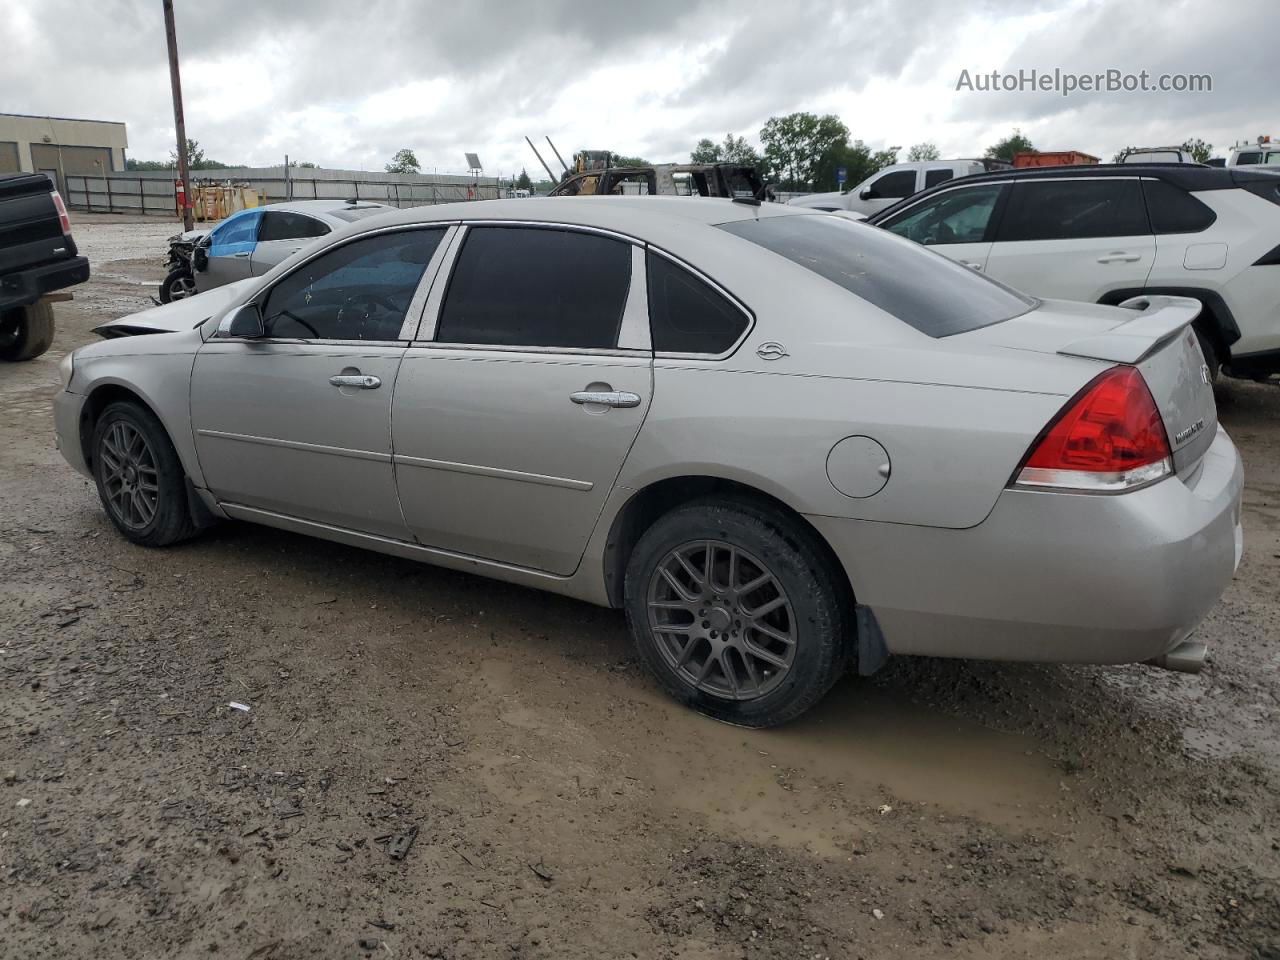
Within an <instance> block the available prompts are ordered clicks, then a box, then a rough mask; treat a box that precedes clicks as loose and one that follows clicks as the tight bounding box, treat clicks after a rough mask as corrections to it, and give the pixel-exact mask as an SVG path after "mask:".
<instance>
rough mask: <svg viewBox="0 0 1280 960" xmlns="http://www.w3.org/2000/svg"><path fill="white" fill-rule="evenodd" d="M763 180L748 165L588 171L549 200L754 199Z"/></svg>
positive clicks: (560, 185)
mask: <svg viewBox="0 0 1280 960" xmlns="http://www.w3.org/2000/svg"><path fill="white" fill-rule="evenodd" d="M764 191H765V183H764V180H763V179H761V177H760V173H759V171H758V170H756V168H755V166H754V165H753V164H749V163H655V164H649V165H645V166H627V167H611V166H604V167H588V168H586V169H584V170H580V171H578V172H576V173H572V174H569V175H568V176H566V177H565V178H564V179H563V180H561V181H560V183H558V184H556V186H555V189H553V190H552V191H551V192H550V193H549V194H547V196H550V197H588V196H594V197H603V196H611V195H612V196H627V195H639V196H651V197H755V198H757V199H760V198H762V196H763V194H764Z"/></svg>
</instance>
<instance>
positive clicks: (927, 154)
mask: <svg viewBox="0 0 1280 960" xmlns="http://www.w3.org/2000/svg"><path fill="white" fill-rule="evenodd" d="M940 159H942V154H941V153H939V152H938V145H937V144H936V143H930V142H929V141H927V140H926V141H925V142H924V143H917V144H914V145H913V146H912V147H911V149H910V150H908V151H907V162H908V163H919V162H921V161H925V160H940Z"/></svg>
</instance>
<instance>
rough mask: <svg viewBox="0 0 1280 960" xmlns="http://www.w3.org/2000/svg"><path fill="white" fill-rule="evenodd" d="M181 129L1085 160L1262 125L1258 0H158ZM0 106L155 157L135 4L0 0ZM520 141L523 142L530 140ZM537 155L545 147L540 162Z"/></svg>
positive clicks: (161, 141)
mask: <svg viewBox="0 0 1280 960" xmlns="http://www.w3.org/2000/svg"><path fill="white" fill-rule="evenodd" d="M176 7H177V21H178V37H179V50H180V53H181V56H182V70H183V74H182V80H183V90H184V94H185V100H186V118H187V132H188V135H189V136H191V137H194V138H195V139H197V140H199V141H200V143H201V145H202V146H203V147H204V148H205V150H206V152H207V153H208V155H209V156H211V157H214V158H216V159H219V160H223V161H227V162H244V163H247V164H251V165H264V166H265V165H269V164H273V163H279V162H280V158H281V157H282V156H283V155H284V154H285V153H288V154H289V155H290V157H292V158H294V159H300V160H310V161H313V162H316V163H319V164H320V165H322V166H325V167H345V168H350V169H369V170H380V169H382V165H383V164H384V163H385V162H386V161H387V160H388V159H389V158H390V157H391V155H392V154H393V153H394V152H395V151H396V150H397V149H399V148H400V147H406V146H407V147H411V148H412V149H413V150H414V151H415V152H416V153H417V156H418V158H419V160H420V161H421V163H422V165H423V168H424V170H426V171H431V170H432V169H437V170H439V171H440V172H460V171H462V170H463V169H464V168H465V166H466V164H465V161H464V159H463V152H464V151H467V150H472V151H475V152H477V153H479V155H480V158H481V160H482V161H483V162H484V164H485V167H486V172H488V173H490V174H497V173H502V174H511V173H513V172H516V173H518V172H519V170H520V168H521V167H527V168H528V169H529V172H530V174H534V173H535V171H536V169H537V161H536V159H535V158H534V157H533V156H532V154H531V153H530V151H529V149H528V147H527V146H526V145H525V143H524V140H523V137H524V135H526V134H528V135H529V136H530V137H532V138H534V140H535V142H538V143H539V144H540V145H541V143H542V142H543V141H541V139H540V137H541V135H542V134H550V135H551V137H552V139H553V140H555V142H556V144H557V146H559V147H560V150H561V153H563V154H565V155H566V158H567V155H568V153H569V152H570V151H572V150H573V149H576V148H579V147H591V148H598V149H613V150H616V151H619V152H623V153H629V154H641V155H644V156H646V157H648V158H650V159H652V160H681V159H687V157H688V152H689V150H690V148H691V147H692V146H693V144H694V143H695V142H696V141H697V140H698V139H699V138H700V137H703V136H710V137H712V138H714V139H721V138H723V136H724V134H725V133H726V132H733V133H735V134H742V135H745V136H746V137H747V138H748V140H750V141H752V142H753V143H757V144H758V142H759V131H760V127H761V125H762V124H763V123H764V121H765V120H766V119H768V118H769V117H770V116H772V115H776V114H783V113H789V112H792V111H796V110H810V111H814V112H820V113H835V114H837V115H838V116H839V117H840V118H841V119H842V120H843V121H844V122H845V123H846V124H847V125H848V127H849V129H850V131H851V133H852V135H853V136H854V137H858V138H861V139H863V140H865V141H866V142H867V143H869V144H870V145H872V146H874V147H877V148H879V147H883V146H888V145H900V146H903V147H906V146H908V145H910V144H913V143H916V142H919V141H922V140H931V141H933V142H935V143H937V144H938V146H939V147H940V148H941V150H942V153H943V155H944V156H976V155H980V154H981V152H982V151H983V149H984V148H985V147H986V146H987V145H989V144H990V143H992V142H993V141H995V140H996V139H998V138H999V137H1000V136H1003V135H1004V134H1005V133H1007V132H1008V131H1009V130H1010V129H1011V128H1013V127H1015V126H1018V127H1021V128H1022V130H1023V131H1024V132H1025V133H1026V134H1028V135H1029V136H1030V137H1031V139H1032V140H1033V141H1034V142H1035V144H1036V146H1037V147H1039V148H1041V149H1048V150H1051V149H1079V150H1085V151H1087V152H1090V153H1094V154H1097V155H1099V156H1102V157H1104V159H1105V158H1109V157H1110V156H1111V154H1113V153H1114V152H1115V151H1116V150H1117V149H1119V148H1120V147H1122V146H1124V145H1126V144H1147V145H1154V144H1165V143H1170V142H1178V141H1181V140H1183V139H1186V138H1188V137H1192V136H1197V137H1202V138H1203V139H1205V140H1207V141H1209V142H1211V143H1213V144H1215V145H1216V146H1218V147H1219V148H1222V147H1225V146H1229V145H1230V144H1231V143H1232V142H1234V141H1235V140H1237V139H1240V138H1246V137H1247V138H1252V137H1255V136H1257V135H1258V134H1260V133H1267V134H1271V135H1273V136H1274V135H1280V95H1278V94H1277V82H1276V74H1275V58H1276V40H1277V39H1278V38H1280V3H1277V2H1276V0H1219V2H1218V3H1216V4H1212V5H1209V4H1206V3H1205V2H1204V0H962V2H959V3H957V2H954V0H951V2H943V0H854V2H847V3H841V2H839V0H837V2H835V3H832V2H830V0H824V2H810V0H792V2H790V3H787V4H779V3H776V2H774V3H764V2H755V0H739V2H737V3H730V4H726V3H724V2H723V0H676V2H671V0H645V2H643V3H614V2H611V0H605V2H604V3H601V4H583V3H581V2H580V0H524V2H522V3H519V4H516V3H513V2H505V3H504V2H491V0H469V2H465V3H461V2H457V0H452V2H449V3H444V2H421V0H420V2H413V0H310V2H308V3H305V4H304V3H293V2H284V0H276V2H270V0H257V2H251V0H219V2H198V3H197V2H189V0H177V3H176ZM0 24H4V33H5V35H4V37H3V38H2V39H0V112H10V113H30V114H50V115H55V116H65V117H88V118H96V119H106V120H123V121H125V122H126V123H127V124H128V134H129V155H130V156H132V157H136V158H139V159H164V158H166V157H167V156H168V153H169V150H170V149H171V146H172V143H173V115H172V106H171V102H170V98H169V79H168V67H167V62H166V58H165V42H164V25H163V16H162V13H161V4H160V0H94V2H85V0H0ZM1055 68H1060V69H1061V70H1064V71H1070V72H1075V73H1080V74H1085V73H1094V72H1098V71H1105V70H1107V69H1118V70H1123V71H1131V72H1135V73H1136V72H1138V71H1141V70H1147V71H1149V72H1150V73H1151V74H1152V75H1153V76H1158V75H1159V74H1161V73H1170V74H1173V73H1183V74H1209V75H1210V76H1211V77H1212V83H1213V90H1212V92H1211V93H1197V94H1193V93H1182V94H1177V93H1168V94H1152V93H1146V94H1143V93H1088V94H1085V93H1077V94H1075V95H1073V96H1070V97H1065V98H1064V97H1062V96H1059V95H1057V94H1054V93H1044V92H1040V93H1036V92H1021V93H1019V92H1013V93H1007V92H996V93H983V92H970V91H957V90H956V84H957V80H958V78H959V77H960V75H961V71H962V70H968V71H969V72H970V74H971V75H976V74H979V73H989V72H990V71H992V70H1002V71H1017V70H1031V69H1037V70H1040V71H1050V72H1051V71H1053V70H1054V69H1055ZM544 155H545V151H544ZM547 159H548V161H549V162H552V163H553V164H554V161H553V160H552V158H551V157H549V156H548V157H547Z"/></svg>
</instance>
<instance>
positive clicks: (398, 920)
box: [0, 216, 1280, 960]
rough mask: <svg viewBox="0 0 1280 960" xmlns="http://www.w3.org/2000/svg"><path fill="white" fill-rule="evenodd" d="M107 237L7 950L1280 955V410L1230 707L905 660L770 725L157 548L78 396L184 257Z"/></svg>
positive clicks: (1234, 400) (1, 900)
mask: <svg viewBox="0 0 1280 960" xmlns="http://www.w3.org/2000/svg"><path fill="white" fill-rule="evenodd" d="M75 230H76V237H77V241H78V242H79V243H80V245H81V247H82V249H84V250H87V251H89V255H90V256H91V258H92V259H93V267H94V279H93V280H92V281H90V283H89V284H87V285H85V286H82V287H79V288H76V291H75V297H76V299H75V300H74V302H71V303H66V304H60V305H59V308H58V309H59V323H60V328H59V334H58V338H57V341H56V342H55V345H54V348H53V350H51V351H50V352H49V353H48V354H47V355H45V356H44V357H42V358H40V359H39V360H37V361H34V362H32V363H29V364H23V365H11V366H6V367H3V368H0V397H2V398H3V400H2V402H3V405H4V406H3V409H4V411H5V416H4V417H3V418H2V419H0V490H3V491H4V496H3V498H2V499H0V571H2V575H0V684H3V687H2V693H0V775H2V776H3V781H2V782H0V943H3V944H4V945H5V949H4V951H3V952H4V954H5V956H13V957H67V956H92V957H95V958H110V957H194V956H208V955H211V954H215V955H226V956H232V957H238V958H259V960H266V958H275V960H281V958H293V957H297V958H302V957H308V958H310V957H352V958H354V957H361V956H386V957H449V958H480V957H547V958H551V957H554V958H565V957H592V958H596V957H610V958H612V957H624V958H625V957H646V958H647V957H661V958H687V960H693V958H700V960H701V958H738V957H745V958H800V957H804V958H813V957H867V958H882V957H903V958H906V957H911V958H919V957H934V956H955V957H974V958H976V957H999V958H1006V957H1008V958H1013V957H1027V958H1030V957H1035V958H1040V957H1043V956H1046V955H1047V956H1054V957H1091V958H1114V957H1119V956H1129V957H1159V958H1162V960H1163V958H1183V957H1208V958H1219V957H1254V958H1263V957H1266V958H1276V957H1280V853H1278V852H1277V851H1280V801H1278V800H1277V790H1276V787H1277V785H1278V783H1280V776H1278V774H1280V738H1278V737H1277V734H1278V733H1280V678H1278V676H1277V668H1278V667H1280V642H1278V641H1280V590H1278V589H1277V587H1278V583H1277V581H1278V579H1280V536H1278V533H1280V484H1278V483H1277V480H1276V478H1277V477H1278V476H1280V443H1278V437H1280V423H1278V417H1280V389H1276V388H1275V387H1264V386H1260V385H1256V384H1246V383H1239V382H1230V383H1227V384H1225V385H1224V386H1223V387H1222V388H1221V390H1220V394H1219V403H1220V407H1221V416H1222V419H1223V421H1224V423H1225V424H1226V425H1227V427H1228V429H1229V430H1231V432H1232V434H1233V436H1234V437H1235V439H1236V441H1237V443H1238V444H1239V445H1240V447H1241V449H1242V451H1243V453H1244V457H1245V461H1246V468H1247V471H1248V481H1247V482H1248V488H1247V490H1246V495H1245V525H1246V547H1245V558H1244V562H1243V564H1242V565H1241V567H1240V570H1239V572H1238V574H1237V577H1236V580H1235V582H1234V583H1233V584H1232V586H1231V588H1230V589H1229V590H1228V591H1227V594H1226V596H1225V597H1224V598H1223V600H1222V601H1221V603H1219V605H1218V607H1217V608H1216V609H1215V610H1214V611H1213V613H1212V614H1211V616H1210V618H1209V620H1208V622H1207V623H1206V624H1205V625H1204V627H1203V628H1202V636H1203V638H1205V639H1207V640H1208V641H1209V643H1210V645H1211V651H1212V659H1211V661H1210V663H1209V666H1208V668H1207V669H1206V671H1205V672H1204V673H1203V674H1201V675H1199V676H1196V677H1189V676H1182V675H1177V674H1170V673H1164V672H1160V671H1156V670H1153V669H1150V668H1144V667H1138V666H1134V667H1108V668H1083V667H1052V666H1050V667H1044V666H1022V665H999V664H985V663H957V662H949V661H941V660H915V661H912V660H904V661H901V662H896V663H892V664H890V666H889V667H888V668H886V669H885V670H884V671H883V672H882V673H881V674H879V675H878V676H877V677H875V678H874V679H873V680H871V681H865V680H864V681H858V680H855V679H850V680H848V681H846V682H845V683H843V684H842V685H841V686H840V687H838V688H837V689H836V691H834V693H833V695H832V696H831V697H829V698H828V700H827V701H826V702H825V703H824V704H823V705H822V706H821V707H820V708H819V709H818V710H817V711H815V712H814V714H812V715H811V716H808V717H806V718H805V719H803V720H802V721H801V722H799V723H797V724H794V725H792V726H790V727H787V728H785V729H783V730H779V731H768V732H753V731H745V730H739V729H735V728H731V727H727V726H723V725H720V724H717V723H714V722H711V721H708V720H705V719H703V718H700V717H698V716H696V715H694V714H691V713H688V712H686V711H683V710H681V709H679V708H677V707H675V706H673V705H671V704H669V703H668V702H667V701H666V700H665V699H664V698H663V697H662V695H661V694H660V693H659V692H658V691H657V689H656V688H655V687H654V685H653V684H651V683H650V681H649V680H648V679H647V677H646V676H645V675H644V674H643V672H642V671H641V670H640V668H639V665H638V663H637V661H636V660H635V658H634V657H633V655H632V652H631V649H630V647H629V644H628V641H627V638H626V632H625V627H624V624H623V620H622V617H621V615H620V614H618V613H615V612H611V611H607V610H600V609H597V608H594V607H589V606H586V605H583V604H579V603H575V602H572V601H569V600H565V599H561V598H557V597H551V596H546V595H542V594H538V593H534V592H531V591H527V590H523V589H520V588H516V587H510V586H505V585H502V584H495V583H492V582H489V581H485V580H481V579H478V578H475V577H471V576H467V575H464V574H460V573H451V572H447V571H441V570H436V569H432V568H430V567H426V566H421V565H416V564H413V563H410V562H407V561H402V560H397V559H393V558H389V557H383V556H379V555H376V554H370V553H364V552H361V551H358V550H354V549H349V548H346V547H342V546H338V545H334V544H328V543H323V542H319V541H313V540H308V539H305V538H302V537H298V536H293V535H290V534H286V533H282V532H278V531H273V530H268V529H265V528H255V527H252V526H248V525H240V524H230V523H229V524H224V525H221V526H220V527H218V528H216V529H214V530H213V531H211V532H210V533H209V534H207V535H206V536H204V537H202V538H201V539H199V540H196V541H193V542H191V543H189V544H186V545H183V546H181V547H179V548H175V549H170V550H167V551H163V552H152V551H147V550H143V549H141V548H137V547H134V546H131V545H130V544H128V543H127V542H125V541H124V540H123V539H122V538H120V537H119V536H118V535H116V534H115V532H114V530H113V529H112V528H111V527H110V525H109V524H108V522H107V520H106V518H105V517H104V516H103V514H102V512H101V510H100V508H99V506H98V503H97V499H96V496H95V494H94V491H93V490H92V488H91V486H90V485H89V484H88V483H87V482H86V481H85V480H84V479H83V478H81V477H79V476H78V475H77V474H75V473H73V472H72V471H71V470H70V469H69V468H68V467H67V466H66V465H65V464H64V463H63V462H62V460H61V458H60V457H59V455H58V454H57V453H56V451H55V450H54V449H53V445H52V422H51V413H50V408H49V399H50V397H51V396H52V394H53V392H54V390H55V389H56V382H57V376H56V364H57V361H58V360H59V359H60V358H61V356H62V355H63V354H64V353H65V352H66V351H67V350H69V349H71V348H73V347H74V346H76V345H77V344H80V343H83V342H85V341H86V340H88V339H91V336H92V335H91V334H89V333H88V331H89V329H90V328H91V327H92V326H93V325H94V324H96V323H100V322H102V321H103V320H106V319H110V318H112V317H116V316H120V315H122V314H124V313H127V312H130V311H132V310H136V309H140V308H142V307H144V306H147V305H149V303H150V301H149V300H148V299H147V296H148V295H149V294H153V293H154V292H155V285H156V284H157V283H158V282H159V280H160V279H161V267H160V262H161V255H162V254H163V251H164V242H163V241H164V238H165V237H167V236H169V235H170V234H171V233H173V232H176V229H175V227H174V225H173V224H172V223H170V222H166V221H147V222H144V223H130V222H126V221H122V220H120V219H110V218H105V217H85V216H79V217H77V218H76V222H75ZM1067 586H1068V585H1064V588H1067ZM232 702H236V703H240V704H243V705H244V706H246V707H248V709H247V710H240V709H236V708H233V707H230V706H229V704H230V703H232ZM410 838H411V840H412V842H411V845H410V846H409V847H408V849H407V853H405V854H404V855H403V857H401V858H397V857H396V856H394V854H395V853H397V841H399V842H400V844H401V845H403V844H404V843H405V842H407V841H408V840H409V839H410Z"/></svg>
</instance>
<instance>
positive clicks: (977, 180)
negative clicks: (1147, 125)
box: [868, 163, 1280, 223]
mask: <svg viewBox="0 0 1280 960" xmlns="http://www.w3.org/2000/svg"><path fill="white" fill-rule="evenodd" d="M1064 177H1065V178H1069V179H1097V178H1106V177H1128V178H1133V177H1147V178H1149V179H1152V180H1163V181H1165V182H1166V183H1169V184H1172V185H1173V186H1175V187H1181V188H1182V189H1183V190H1188V191H1192V192H1199V191H1203V190H1232V189H1235V188H1237V187H1243V186H1244V185H1245V184H1246V183H1250V182H1254V181H1257V180H1258V179H1265V178H1267V177H1280V171H1267V170H1254V169H1252V168H1246V169H1241V168H1240V167H1209V166H1205V165H1203V164H1198V163H1091V164H1072V165H1065V166H1058V167H1022V168H1014V169H1009V170H996V171H993V172H991V173H975V174H972V175H970V176H967V177H956V178H955V179H954V180H947V181H944V182H943V183H941V184H939V185H938V186H936V187H930V188H929V189H928V190H921V191H920V192H919V193H913V194H912V195H911V196H909V197H904V198H903V199H902V200H899V201H898V202H897V203H895V204H893V205H892V206H889V207H885V208H884V209H883V210H880V211H878V212H876V213H875V214H873V215H872V216H871V217H869V218H868V222H869V223H879V222H880V221H882V220H886V219H888V218H889V217H890V216H892V215H893V214H894V213H896V212H897V211H899V210H901V209H903V208H904V207H908V206H913V205H915V204H916V203H917V202H919V201H920V200H922V199H924V198H925V197H929V196H932V195H933V194H935V193H942V192H944V191H946V190H951V189H954V188H955V187H957V186H960V185H964V186H968V185H969V184H981V183H1005V182H1007V181H1017V180H1061V179H1063V178H1064Z"/></svg>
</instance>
